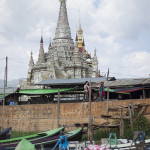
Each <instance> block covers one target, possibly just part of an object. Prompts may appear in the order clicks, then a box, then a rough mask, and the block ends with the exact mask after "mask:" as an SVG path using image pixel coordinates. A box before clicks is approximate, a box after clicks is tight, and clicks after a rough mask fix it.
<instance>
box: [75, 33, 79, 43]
mask: <svg viewBox="0 0 150 150" xmlns="http://www.w3.org/2000/svg"><path fill="white" fill-rule="evenodd" d="M75 41H78V35H77V33H76V39H75Z"/></svg>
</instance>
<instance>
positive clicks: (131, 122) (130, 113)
mask: <svg viewBox="0 0 150 150" xmlns="http://www.w3.org/2000/svg"><path fill="white" fill-rule="evenodd" d="M128 111H129V115H130V126H131V129H132V132H133V119H132V112H131V108H130V105H129V106H128Z"/></svg>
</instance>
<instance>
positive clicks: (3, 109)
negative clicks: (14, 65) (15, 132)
mask: <svg viewBox="0 0 150 150" xmlns="http://www.w3.org/2000/svg"><path fill="white" fill-rule="evenodd" d="M5 79H6V68H5V71H4V94H3V95H4V97H3V108H2V120H1V128H2V129H5V127H4V125H5V123H4V120H5V119H4V118H5V86H6V81H5Z"/></svg>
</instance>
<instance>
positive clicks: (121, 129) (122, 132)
mask: <svg viewBox="0 0 150 150" xmlns="http://www.w3.org/2000/svg"><path fill="white" fill-rule="evenodd" d="M123 137H124V120H123V109H121V120H120V138H123Z"/></svg>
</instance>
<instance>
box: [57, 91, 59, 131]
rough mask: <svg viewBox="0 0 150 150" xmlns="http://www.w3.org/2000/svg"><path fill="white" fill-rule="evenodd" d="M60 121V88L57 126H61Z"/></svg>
mask: <svg viewBox="0 0 150 150" xmlns="http://www.w3.org/2000/svg"><path fill="white" fill-rule="evenodd" d="M59 121H60V89H58V105H57V128H59V123H60V122H59Z"/></svg>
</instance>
